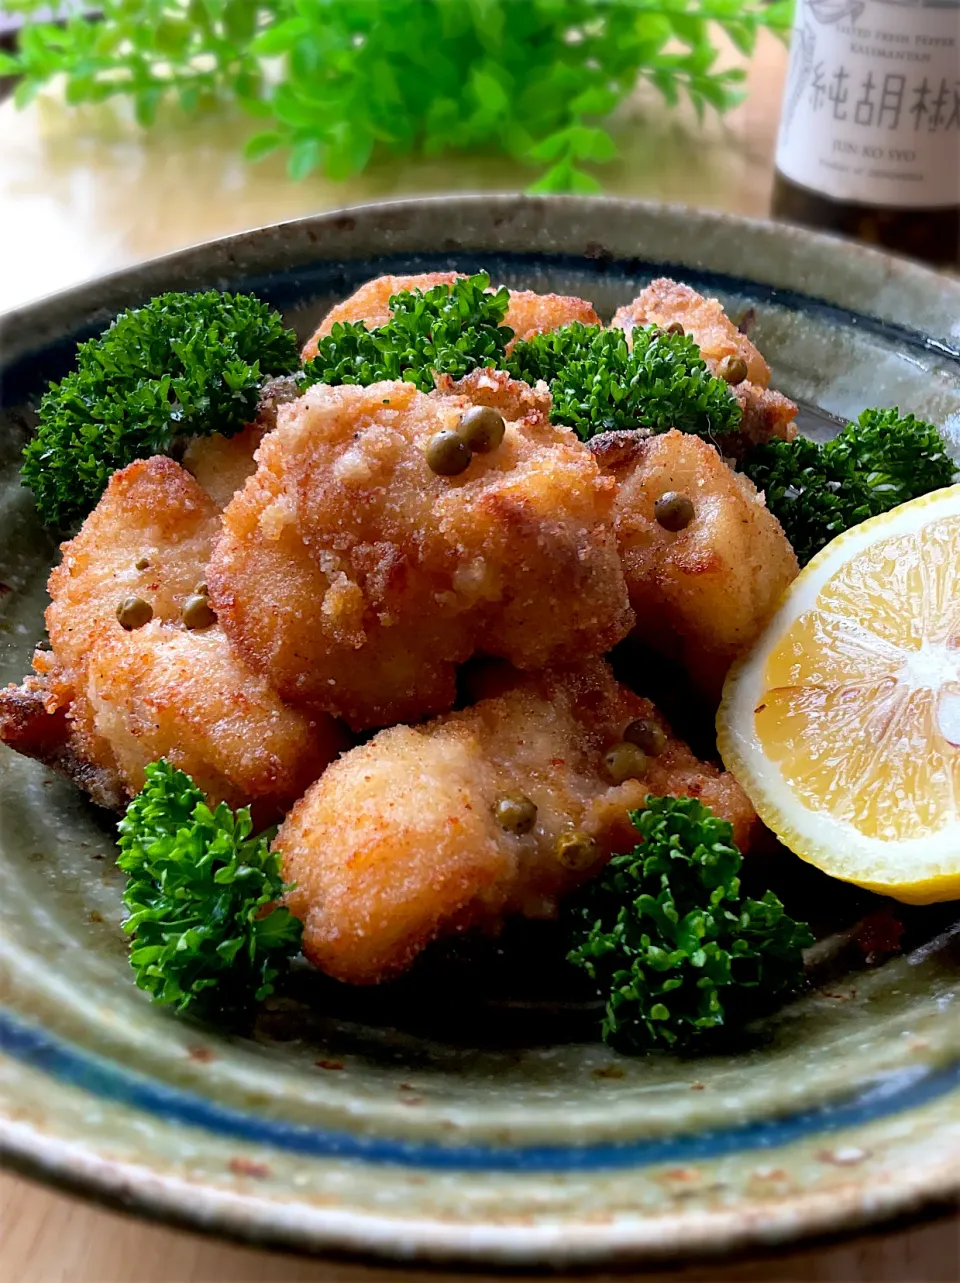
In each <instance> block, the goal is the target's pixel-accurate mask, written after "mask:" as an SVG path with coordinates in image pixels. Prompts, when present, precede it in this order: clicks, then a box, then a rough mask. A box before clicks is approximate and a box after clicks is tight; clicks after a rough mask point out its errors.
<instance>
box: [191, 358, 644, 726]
mask: <svg viewBox="0 0 960 1283" xmlns="http://www.w3.org/2000/svg"><path fill="white" fill-rule="evenodd" d="M469 386H470V387H471V389H472V392H477V390H478V389H480V388H481V387H485V388H486V390H487V392H489V395H490V397H491V399H494V400H496V401H497V402H498V404H500V405H502V406H503V407H504V409H505V410H509V409H515V410H518V411H522V414H521V417H520V418H517V419H511V418H510V416H509V413H506V414H505V418H506V419H507V426H506V434H505V437H504V440H503V442H502V443H501V445H500V446H499V447H498V448H497V449H496V450H494V451H492V452H491V453H489V454H484V455H481V454H477V455H475V456H474V458H473V459H472V460H471V462H470V464H469V466H468V468H467V469H466V470H465V471H464V472H462V473H461V474H459V475H458V476H455V477H442V476H438V475H436V474H434V473H433V472H432V471H431V470H430V468H429V466H428V464H427V462H426V455H425V448H426V445H427V442H428V441H429V440H430V438H431V437H432V436H433V435H434V434H435V433H437V432H438V431H442V430H446V429H450V428H451V427H454V426H455V425H456V424H457V423H458V422H459V419H460V416H461V415H462V413H463V411H464V410H465V409H466V408H468V407H469V405H470V404H472V402H471V400H470V399H468V397H466V396H440V395H437V394H430V395H426V394H424V393H422V392H419V391H418V390H417V389H416V388H414V387H413V386H412V385H411V384H409V383H403V382H389V383H388V382H385V383H378V384H372V385H371V386H369V387H366V388H360V387H354V386H344V387H336V388H329V387H325V386H323V385H319V384H318V385H315V386H314V387H312V388H310V389H309V390H308V391H307V393H306V394H305V395H304V396H303V397H302V398H301V399H300V400H299V401H297V402H296V403H295V404H294V405H293V406H290V407H287V408H286V409H285V410H284V411H283V413H282V414H281V416H280V423H279V426H278V428H277V429H276V431H275V432H272V433H270V434H269V435H268V436H267V437H266V438H265V439H264V441H263V443H262V445H261V447H260V454H259V458H260V463H259V467H258V469H257V472H256V474H255V475H254V476H253V477H252V478H251V479H250V481H249V482H248V483H247V485H246V487H245V489H244V490H243V491H242V492H241V494H239V495H238V496H237V497H236V498H235V499H234V501H233V502H232V503H231V504H230V506H229V507H228V508H227V510H226V511H225V513H224V535H223V538H222V539H221V540H220V542H219V543H218V545H217V549H216V552H215V554H214V557H213V559H212V562H211V565H210V568H209V572H208V583H209V586H210V593H211V600H212V601H213V604H214V606H215V608H216V610H217V612H218V615H219V617H220V619H221V621H222V623H223V626H224V628H225V629H226V631H227V633H228V635H229V636H230V638H231V640H232V641H233V643H234V645H236V646H237V647H238V649H239V650H240V651H241V652H242V654H243V655H244V657H245V658H246V659H247V661H248V662H249V663H250V664H251V666H253V667H254V668H255V669H256V670H257V671H259V672H262V673H264V674H265V675H266V676H267V678H268V679H269V680H270V681H271V683H272V684H273V685H274V686H275V688H276V689H277V690H278V691H280V693H281V695H282V696H283V698H285V699H287V700H289V701H290V702H291V703H294V704H296V705H298V706H301V707H307V708H320V709H325V710H326V711H328V712H331V713H334V714H335V715H336V716H341V717H343V718H344V719H345V720H346V721H347V722H348V723H349V724H350V725H351V726H352V727H353V728H354V729H356V730H361V729H366V728H370V727H375V726H386V725H390V724H392V723H394V722H397V721H413V720H416V719H417V718H419V717H423V716H429V715H432V714H435V713H437V712H442V711H443V710H444V709H446V708H449V707H451V705H452V703H453V699H454V695H455V673H456V666H457V664H459V663H462V662H463V661H464V660H466V659H467V658H469V657H470V655H472V654H473V653H474V652H475V651H478V650H481V651H485V652H487V653H490V654H494V655H501V656H503V657H505V658H507V659H509V660H510V661H511V662H512V663H514V664H516V665H517V666H518V667H522V668H524V669H534V668H537V667H541V666H543V665H544V664H545V663H549V662H564V661H565V660H569V659H572V658H573V657H574V656H579V655H584V654H595V653H600V652H602V651H604V650H606V649H608V648H609V646H611V645H613V644H614V643H615V642H616V641H617V640H619V639H620V638H621V637H622V636H623V635H624V634H625V632H627V631H629V627H630V624H631V622H632V617H631V615H630V612H629V608H628V606H627V601H626V590H625V588H624V586H623V577H622V571H621V569H620V564H619V557H618V555H617V550H616V541H615V539H614V537H613V530H612V527H611V524H610V520H611V509H612V505H613V499H614V493H615V486H614V485H613V484H612V483H611V482H609V481H606V480H604V479H603V478H602V477H601V476H600V473H599V470H598V469H597V466H596V464H595V463H594V461H593V459H592V458H591V456H590V452H589V451H588V450H587V449H586V447H585V446H584V445H583V444H582V443H581V442H580V441H579V440H578V439H577V437H576V435H575V434H574V433H572V432H571V431H570V430H569V429H567V428H563V427H557V426H556V425H553V424H551V423H550V422H549V419H548V415H547V410H548V407H549V398H548V397H546V396H545V394H544V393H543V391H542V390H540V391H538V390H535V389H534V390H531V389H528V388H525V387H524V386H523V385H518V384H515V383H513V382H511V380H510V379H509V378H508V377H507V376H505V375H503V374H502V373H500V374H493V373H489V372H487V371H482V372H476V373H475V375H474V376H472V377H471V379H470V380H469ZM508 403H509V404H508ZM561 599H563V600H564V601H565V603H566V604H565V608H564V610H563V611H562V612H558V611H557V610H555V609H554V608H553V606H554V603H555V602H556V601H558V600H561Z"/></svg>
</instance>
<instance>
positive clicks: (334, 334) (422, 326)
mask: <svg viewBox="0 0 960 1283" xmlns="http://www.w3.org/2000/svg"><path fill="white" fill-rule="evenodd" d="M489 284H490V278H489V276H487V274H486V273H485V272H479V273H478V274H477V275H476V276H470V277H464V278H462V279H460V280H456V281H454V282H453V284H452V285H443V284H441V285H434V286H433V287H432V288H431V289H429V290H427V291H426V292H424V291H422V290H402V291H401V292H400V293H399V294H394V295H393V296H392V297H391V299H390V311H391V313H392V315H391V317H390V320H389V321H388V322H387V323H386V325H381V326H379V327H377V328H376V329H371V330H368V329H367V328H366V327H365V326H364V324H363V323H362V322H361V321H355V322H354V321H351V322H348V323H347V324H342V323H339V322H338V323H337V324H335V325H334V326H333V329H332V331H331V333H330V334H328V335H327V336H326V337H325V338H322V339H321V340H320V342H319V344H318V346H317V355H316V356H315V357H314V358H313V360H311V361H308V362H307V364H306V365H305V366H304V379H303V386H305V387H306V386H309V385H310V384H311V383H327V384H330V385H336V384H338V383H360V384H364V385H366V384H368V383H376V382H378V381H379V380H380V379H402V380H404V382H407V383H415V384H416V386H417V387H418V388H420V390H421V391H422V392H429V391H431V390H432V388H433V386H434V378H433V374H434V371H436V372H437V373H438V374H450V375H452V376H453V377H454V378H461V377H462V376H463V375H464V374H467V373H469V371H470V370H473V369H475V368H476V367H477V366H480V365H499V364H502V363H503V360H504V349H505V348H506V345H507V343H509V341H510V339H512V338H513V330H511V329H510V328H509V327H507V326H504V325H502V324H501V322H502V321H503V318H504V315H505V313H506V310H507V306H508V304H509V301H510V296H509V292H508V291H507V290H506V289H499V290H496V291H490V292H486V291H487V287H488V286H489Z"/></svg>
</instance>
